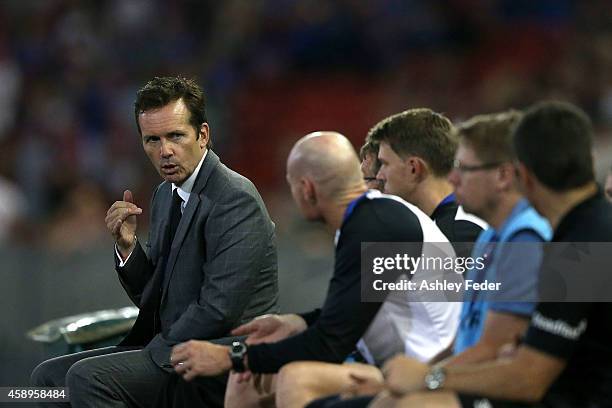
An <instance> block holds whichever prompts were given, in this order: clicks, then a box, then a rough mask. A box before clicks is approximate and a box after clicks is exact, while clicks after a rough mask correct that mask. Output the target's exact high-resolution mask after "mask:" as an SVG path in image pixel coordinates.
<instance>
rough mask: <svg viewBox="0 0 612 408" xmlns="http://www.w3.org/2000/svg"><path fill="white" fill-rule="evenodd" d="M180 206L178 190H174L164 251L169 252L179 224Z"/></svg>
mask: <svg viewBox="0 0 612 408" xmlns="http://www.w3.org/2000/svg"><path fill="white" fill-rule="evenodd" d="M181 204H183V199H182V198H181V196H180V195H179V194H178V188H175V189H174V191H173V192H172V206H171V207H170V223H169V224H168V246H167V248H166V250H167V251H168V253H169V252H170V247H171V246H172V241H173V240H174V235H175V234H176V230H177V228H178V225H179V222H181V215H182V214H181Z"/></svg>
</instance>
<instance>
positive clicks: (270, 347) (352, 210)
mask: <svg viewBox="0 0 612 408" xmlns="http://www.w3.org/2000/svg"><path fill="white" fill-rule="evenodd" d="M287 182H288V183H289V186H290V188H291V194H292V196H293V199H294V201H295V203H296V205H297V206H298V208H299V209H300V212H301V213H302V214H303V215H304V217H305V218H306V219H308V220H310V221H322V222H323V223H325V224H326V225H327V226H328V227H329V228H330V229H331V230H337V234H336V249H335V266H334V273H333V276H332V278H331V280H330V282H329V289H328V292H327V297H326V299H325V302H324V304H323V307H322V308H321V309H317V310H314V311H312V312H309V313H305V314H301V315H297V314H288V315H269V316H265V317H262V318H259V319H255V320H253V321H252V322H250V323H248V324H246V325H243V326H241V327H239V328H238V329H236V330H234V331H233V334H235V335H248V338H247V341H246V344H244V343H237V344H234V345H233V346H232V347H231V348H229V347H226V346H221V345H216V344H212V343H209V342H205V341H190V342H187V343H184V344H182V345H179V346H176V347H175V349H174V351H173V354H172V362H173V364H174V365H175V370H176V372H177V373H178V374H180V375H182V376H183V378H184V379H185V380H188V381H189V380H192V379H194V378H196V377H198V376H212V375H218V374H221V373H224V372H227V371H229V370H232V369H233V370H234V371H241V370H248V371H249V372H252V373H256V374H257V373H260V374H273V373H277V372H278V371H279V370H280V368H281V367H283V366H284V365H285V364H287V363H290V362H293V361H302V360H315V361H325V362H335V363H339V362H342V361H344V360H345V359H346V358H347V356H349V354H351V352H353V351H354V350H355V345H356V343H357V342H358V340H359V339H360V338H361V337H362V336H363V335H364V333H365V332H366V330H367V329H368V326H369V325H370V323H371V322H372V320H373V319H374V317H375V316H376V314H377V312H378V311H379V309H380V307H381V303H376V302H361V275H360V274H361V272H360V269H361V268H360V258H361V257H360V255H361V243H362V242H423V241H424V240H425V241H430V242H444V241H446V238H445V237H444V235H443V234H442V232H440V230H439V229H438V227H437V226H436V225H435V223H434V222H433V221H431V219H430V218H429V217H427V215H425V214H424V213H423V212H422V211H420V210H419V209H418V208H416V207H415V206H413V205H410V204H408V203H406V202H405V201H403V200H401V199H399V198H397V197H390V196H385V195H383V194H381V193H380V192H378V191H368V190H367V188H366V185H365V183H364V180H363V176H362V173H361V170H360V164H359V160H358V157H357V154H356V152H355V150H354V149H353V147H352V145H351V144H350V142H349V141H348V140H347V139H346V138H345V137H344V136H342V135H340V134H339V133H335V132H316V133H312V134H309V135H307V136H305V137H304V138H302V139H300V140H299V141H298V142H297V143H296V144H295V146H294V147H293V149H292V150H291V153H290V155H289V158H288V161H287ZM417 250H418V251H417ZM414 252H415V253H414V254H409V256H414V257H418V256H420V252H421V251H420V248H415V251H414ZM257 343H258V344H257ZM241 376H243V375H241ZM231 377H232V378H231V379H230V386H229V388H228V391H227V395H226V404H225V406H227V407H231V406H240V407H246V406H250V405H249V404H250V403H253V405H255V404H259V402H260V401H258V400H257V398H255V399H249V398H248V396H249V395H248V392H247V391H248V390H245V389H244V387H247V388H248V389H251V390H253V385H252V382H243V383H241V384H238V381H236V379H237V377H238V375H236V374H233V375H232V376H231ZM259 378H261V377H259ZM267 378H268V379H269V378H270V377H267ZM185 386H186V384H185V383H182V384H180V383H179V384H178V387H177V388H178V389H180V388H181V387H185ZM241 387H242V388H241ZM238 394H240V396H239V397H238ZM253 394H256V393H254V392H253V393H251V396H252V395H253Z"/></svg>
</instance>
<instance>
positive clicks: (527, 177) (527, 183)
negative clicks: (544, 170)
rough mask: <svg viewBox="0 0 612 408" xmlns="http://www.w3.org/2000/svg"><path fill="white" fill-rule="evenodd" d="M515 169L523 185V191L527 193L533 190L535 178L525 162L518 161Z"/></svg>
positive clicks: (520, 183)
mask: <svg viewBox="0 0 612 408" xmlns="http://www.w3.org/2000/svg"><path fill="white" fill-rule="evenodd" d="M515 169H516V175H517V176H518V179H519V185H520V186H521V191H522V192H523V193H525V192H527V191H531V190H533V187H534V181H535V180H534V178H533V175H532V174H531V173H530V172H529V170H528V169H527V167H525V165H524V164H523V163H520V162H517V163H515Z"/></svg>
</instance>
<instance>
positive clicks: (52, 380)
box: [30, 360, 66, 387]
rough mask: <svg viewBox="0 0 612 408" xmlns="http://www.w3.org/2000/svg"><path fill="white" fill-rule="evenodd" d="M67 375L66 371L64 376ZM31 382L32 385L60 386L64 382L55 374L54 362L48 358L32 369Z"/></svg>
mask: <svg viewBox="0 0 612 408" xmlns="http://www.w3.org/2000/svg"><path fill="white" fill-rule="evenodd" d="M56 375H57V374H56ZM65 375H66V373H64V375H63V376H64V377H65ZM30 384H31V385H32V387H59V386H61V385H62V384H63V382H59V381H58V378H56V376H54V370H53V367H52V364H50V362H49V360H47V361H43V362H42V363H40V364H39V365H37V366H36V368H35V369H34V370H33V371H32V374H31V375H30Z"/></svg>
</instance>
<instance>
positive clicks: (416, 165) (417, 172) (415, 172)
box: [405, 156, 429, 182]
mask: <svg viewBox="0 0 612 408" xmlns="http://www.w3.org/2000/svg"><path fill="white" fill-rule="evenodd" d="M405 162H406V166H407V170H408V172H409V173H411V174H412V176H413V177H414V179H415V180H416V181H418V182H420V181H423V180H424V179H425V178H427V175H428V174H429V167H427V163H425V161H424V160H423V159H421V158H420V157H417V156H410V157H408V158H407V159H406V160H405Z"/></svg>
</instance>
